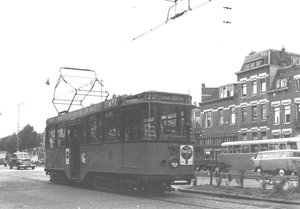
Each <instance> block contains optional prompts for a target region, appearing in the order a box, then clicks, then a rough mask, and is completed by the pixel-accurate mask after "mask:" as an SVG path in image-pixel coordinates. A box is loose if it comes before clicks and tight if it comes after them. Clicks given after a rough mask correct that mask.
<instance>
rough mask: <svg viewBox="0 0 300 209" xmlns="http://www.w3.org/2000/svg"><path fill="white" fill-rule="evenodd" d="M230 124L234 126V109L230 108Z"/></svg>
mask: <svg viewBox="0 0 300 209" xmlns="http://www.w3.org/2000/svg"><path fill="white" fill-rule="evenodd" d="M230 124H235V107H231V108H230Z"/></svg>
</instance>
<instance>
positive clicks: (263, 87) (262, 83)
mask: <svg viewBox="0 0 300 209" xmlns="http://www.w3.org/2000/svg"><path fill="white" fill-rule="evenodd" d="M265 92H266V79H265V78H262V79H260V93H265Z"/></svg>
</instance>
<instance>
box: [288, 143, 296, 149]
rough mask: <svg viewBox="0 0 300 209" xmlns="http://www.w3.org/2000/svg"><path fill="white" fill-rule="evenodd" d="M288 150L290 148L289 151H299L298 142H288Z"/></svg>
mask: <svg viewBox="0 0 300 209" xmlns="http://www.w3.org/2000/svg"><path fill="white" fill-rule="evenodd" d="M287 148H288V149H297V144H296V142H288V143H287Z"/></svg>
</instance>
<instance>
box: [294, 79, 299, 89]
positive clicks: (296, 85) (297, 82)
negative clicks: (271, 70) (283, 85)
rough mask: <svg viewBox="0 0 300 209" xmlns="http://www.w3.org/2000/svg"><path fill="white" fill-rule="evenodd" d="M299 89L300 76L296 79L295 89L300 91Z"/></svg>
mask: <svg viewBox="0 0 300 209" xmlns="http://www.w3.org/2000/svg"><path fill="white" fill-rule="evenodd" d="M299 90H300V80H299V78H296V79H295V91H296V92H299Z"/></svg>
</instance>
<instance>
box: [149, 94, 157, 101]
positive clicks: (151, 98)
mask: <svg viewBox="0 0 300 209" xmlns="http://www.w3.org/2000/svg"><path fill="white" fill-rule="evenodd" d="M147 99H148V100H153V99H156V94H148V96H147Z"/></svg>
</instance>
